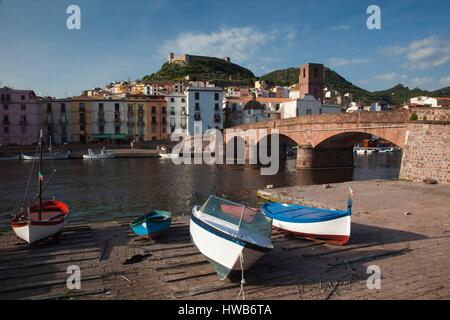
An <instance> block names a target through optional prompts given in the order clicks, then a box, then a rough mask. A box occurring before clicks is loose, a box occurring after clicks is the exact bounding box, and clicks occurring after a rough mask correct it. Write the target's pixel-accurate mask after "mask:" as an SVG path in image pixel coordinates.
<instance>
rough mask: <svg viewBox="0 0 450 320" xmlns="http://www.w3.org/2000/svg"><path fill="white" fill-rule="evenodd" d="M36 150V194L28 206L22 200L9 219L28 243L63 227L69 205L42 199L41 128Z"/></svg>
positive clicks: (12, 226) (50, 234) (14, 229)
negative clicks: (37, 171) (37, 168)
mask: <svg viewBox="0 0 450 320" xmlns="http://www.w3.org/2000/svg"><path fill="white" fill-rule="evenodd" d="M38 151H39V173H38V190H39V192H38V195H37V196H36V197H35V198H34V199H33V200H32V201H31V203H30V205H29V206H26V207H25V206H24V204H25V201H24V203H23V204H22V209H20V211H19V212H18V213H17V214H15V215H14V216H13V218H12V219H11V228H12V229H13V231H14V233H15V234H16V235H17V237H19V238H20V239H22V240H24V241H26V242H28V243H33V242H36V241H39V240H42V239H46V238H48V237H50V236H52V235H55V234H57V233H58V232H60V231H61V230H62V229H63V228H64V225H65V224H66V221H67V218H68V216H69V207H68V206H67V205H66V204H65V203H63V202H60V201H57V200H54V199H52V200H43V198H42V192H43V189H44V188H45V186H44V185H43V182H44V176H43V173H42V172H43V170H42V160H43V154H42V130H41V134H40V137H39V144H38ZM37 153H38V152H37ZM54 172H55V171H54ZM30 177H31V175H30ZM51 177H52V176H50V179H51ZM50 179H49V180H50Z"/></svg>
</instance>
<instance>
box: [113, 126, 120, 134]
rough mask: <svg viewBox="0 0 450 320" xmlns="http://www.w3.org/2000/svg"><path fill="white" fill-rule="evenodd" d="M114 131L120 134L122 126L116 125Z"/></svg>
mask: <svg viewBox="0 0 450 320" xmlns="http://www.w3.org/2000/svg"><path fill="white" fill-rule="evenodd" d="M114 132H115V133H116V134H119V133H120V126H115V127H114Z"/></svg>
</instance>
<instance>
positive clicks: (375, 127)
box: [224, 110, 411, 168]
mask: <svg viewBox="0 0 450 320" xmlns="http://www.w3.org/2000/svg"><path fill="white" fill-rule="evenodd" d="M410 115H411V111H408V110H402V111H387V112H355V113H339V114H322V115H313V116H301V117H296V118H289V119H281V120H273V121H264V122H258V123H252V124H247V125H241V126H237V127H233V128H229V129H225V133H224V140H225V143H228V142H230V140H231V139H239V138H236V137H235V136H234V134H233V131H236V130H238V129H242V130H249V129H266V131H267V133H264V132H261V131H259V130H256V135H257V137H256V140H257V143H256V145H258V143H259V142H260V141H261V139H262V138H263V137H264V136H266V135H268V134H271V133H272V131H273V130H274V129H275V130H278V133H279V142H280V150H281V152H280V155H285V154H286V153H285V152H284V151H285V150H286V147H287V146H288V145H297V146H298V149H297V168H324V167H351V166H353V146H354V145H355V144H357V143H359V142H361V141H362V140H364V139H368V138H370V137H371V136H372V135H375V136H378V137H380V138H381V139H384V140H387V141H389V142H391V143H393V144H395V145H397V146H398V147H400V148H402V149H403V147H404V146H405V141H406V138H407V137H406V136H407V134H406V132H407V127H408V123H409V117H410ZM262 131H264V130H262ZM241 139H242V138H241ZM244 140H245V138H244ZM268 140H270V138H269V139H268ZM235 143H236V141H235ZM269 143H270V141H269ZM249 145H250V143H249V141H248V140H246V141H245V157H246V158H248V152H249Z"/></svg>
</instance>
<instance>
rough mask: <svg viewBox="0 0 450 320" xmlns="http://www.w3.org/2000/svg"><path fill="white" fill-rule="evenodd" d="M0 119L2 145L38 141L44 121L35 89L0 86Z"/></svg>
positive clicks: (0, 143) (25, 143) (0, 142)
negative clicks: (15, 88)
mask: <svg viewBox="0 0 450 320" xmlns="http://www.w3.org/2000/svg"><path fill="white" fill-rule="evenodd" d="M0 121H1V122H0V145H2V146H6V145H29V144H33V143H36V142H37V141H38V138H39V129H41V125H42V121H41V112H40V105H39V103H38V100H37V97H36V94H35V93H34V91H32V90H14V89H11V88H8V87H3V88H0Z"/></svg>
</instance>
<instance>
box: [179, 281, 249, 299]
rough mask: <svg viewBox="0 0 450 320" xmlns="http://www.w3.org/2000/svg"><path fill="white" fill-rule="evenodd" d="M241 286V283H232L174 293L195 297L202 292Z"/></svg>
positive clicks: (180, 295)
mask: <svg viewBox="0 0 450 320" xmlns="http://www.w3.org/2000/svg"><path fill="white" fill-rule="evenodd" d="M240 286H241V285H240V284H230V285H226V286H219V287H204V288H199V289H192V290H186V291H178V292H175V293H174V296H175V297H176V298H181V297H194V296H199V295H202V294H207V293H211V292H216V291H219V290H220V291H223V290H228V289H235V288H240Z"/></svg>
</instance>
